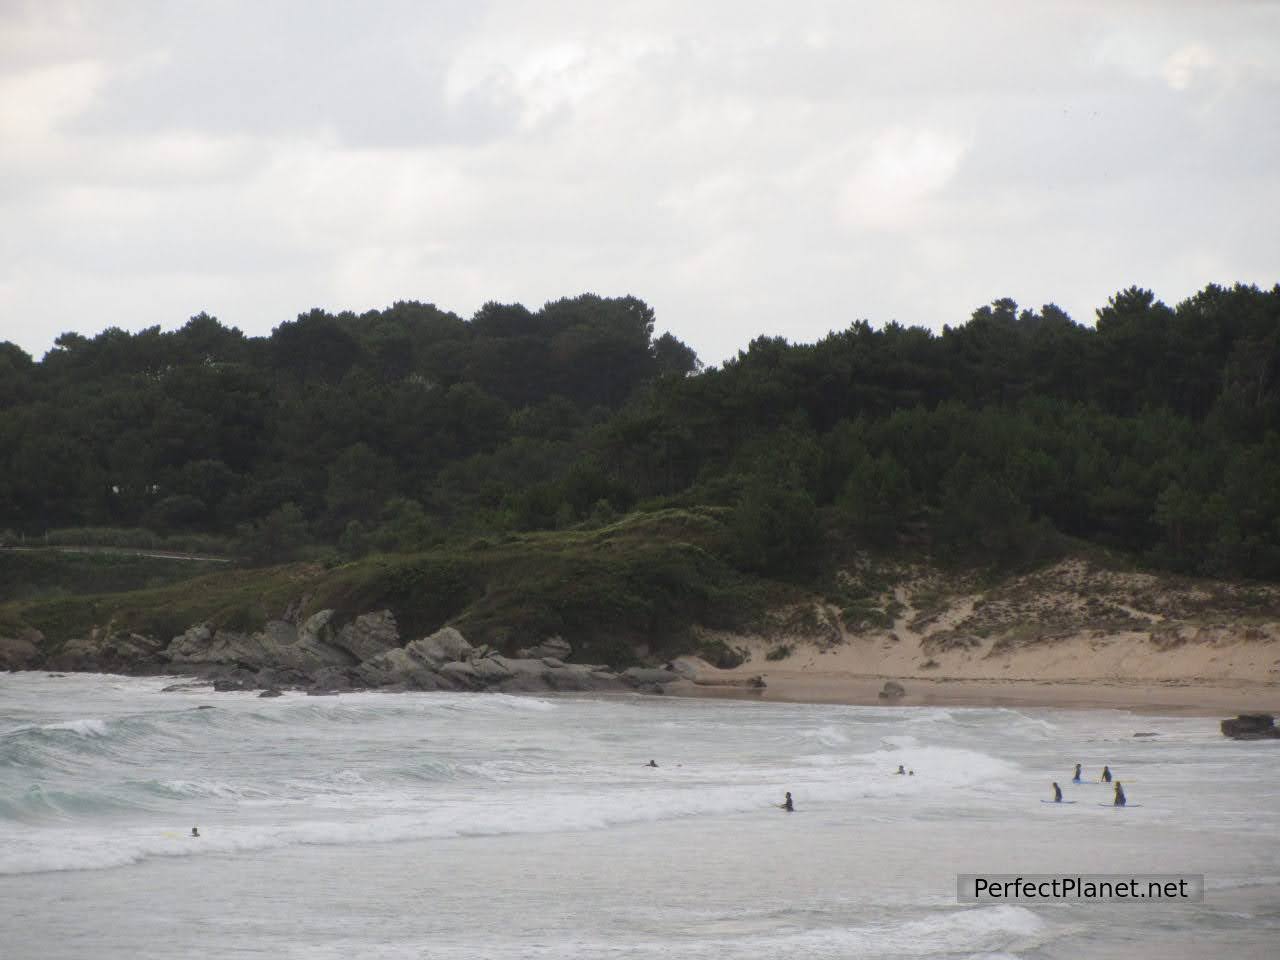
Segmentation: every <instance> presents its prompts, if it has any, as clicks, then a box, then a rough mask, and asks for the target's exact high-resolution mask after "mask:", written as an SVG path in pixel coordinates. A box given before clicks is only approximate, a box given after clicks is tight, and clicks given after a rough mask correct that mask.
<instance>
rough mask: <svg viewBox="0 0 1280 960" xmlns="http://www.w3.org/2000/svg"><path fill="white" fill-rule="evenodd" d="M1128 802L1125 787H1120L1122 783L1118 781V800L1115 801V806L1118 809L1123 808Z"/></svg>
mask: <svg viewBox="0 0 1280 960" xmlns="http://www.w3.org/2000/svg"><path fill="white" fill-rule="evenodd" d="M1127 802H1128V801H1126V800H1125V796H1124V787H1122V786H1120V781H1119V780H1117V781H1116V798H1115V800H1114V801H1113V805H1114V806H1117V807H1123V806H1124V805H1125V803H1127Z"/></svg>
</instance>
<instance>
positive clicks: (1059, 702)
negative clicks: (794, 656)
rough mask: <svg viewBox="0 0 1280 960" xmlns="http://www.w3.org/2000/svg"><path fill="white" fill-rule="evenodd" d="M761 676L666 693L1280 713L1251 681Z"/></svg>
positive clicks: (1279, 692)
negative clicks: (758, 683) (761, 684)
mask: <svg viewBox="0 0 1280 960" xmlns="http://www.w3.org/2000/svg"><path fill="white" fill-rule="evenodd" d="M720 672H722V671H716V673H720ZM758 672H761V673H763V674H764V677H765V683H766V684H767V686H766V687H765V689H763V690H751V689H749V688H746V687H742V686H720V685H701V684H695V683H691V682H688V681H681V682H680V683H676V684H671V685H670V686H668V687H667V692H668V693H669V694H673V695H676V696H691V697H713V698H719V699H744V700H745V699H751V700H766V701H778V702H783V703H844V704H853V705H862V706H901V707H921V706H955V707H1061V708H1067V709H1110V710H1129V711H1132V712H1135V713H1149V714H1153V715H1160V716H1179V715H1185V716H1215V717H1223V718H1225V717H1230V716H1234V715H1235V714H1237V713H1257V712H1262V713H1275V714H1280V689H1277V687H1276V686H1275V685H1274V684H1260V683H1249V682H1245V681H1236V682H1231V683H1224V682H1213V681H1196V680H1169V681H1163V682H1151V681H1122V680H1117V681H1112V682H1105V681H1100V680H1004V679H990V680H982V679H977V680H975V679H964V678H952V677H930V678H927V679H926V678H903V677H883V676H880V677H870V676H858V675H855V674H847V673H839V672H825V671H824V672H821V673H812V672H810V673H801V672H796V671H788V670H766V671H758ZM887 680H896V681H897V682H898V683H901V684H902V686H903V687H904V688H905V690H906V695H905V696H903V697H900V698H898V699H894V700H885V699H881V697H880V691H881V689H883V686H884V684H885V682H886V681H887ZM1135 732H1140V731H1135Z"/></svg>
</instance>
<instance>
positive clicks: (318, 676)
mask: <svg viewBox="0 0 1280 960" xmlns="http://www.w3.org/2000/svg"><path fill="white" fill-rule="evenodd" d="M358 686H360V675H359V674H358V673H356V672H355V670H353V669H352V668H350V667H321V668H320V669H319V670H317V671H316V672H315V673H313V674H312V675H311V689H312V690H334V691H341V690H354V689H355V688H356V687H358ZM308 692H309V691H308Z"/></svg>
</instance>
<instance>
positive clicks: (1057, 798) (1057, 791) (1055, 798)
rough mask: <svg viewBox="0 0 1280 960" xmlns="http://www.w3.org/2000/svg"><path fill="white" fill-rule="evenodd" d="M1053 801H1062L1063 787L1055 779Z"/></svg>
mask: <svg viewBox="0 0 1280 960" xmlns="http://www.w3.org/2000/svg"><path fill="white" fill-rule="evenodd" d="M1053 802H1054V803H1061V802H1062V788H1061V787H1060V786H1058V784H1057V781H1054V784H1053Z"/></svg>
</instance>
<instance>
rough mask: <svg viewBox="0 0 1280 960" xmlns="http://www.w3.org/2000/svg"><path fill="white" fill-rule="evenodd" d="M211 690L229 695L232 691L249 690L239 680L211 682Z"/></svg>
mask: <svg viewBox="0 0 1280 960" xmlns="http://www.w3.org/2000/svg"><path fill="white" fill-rule="evenodd" d="M213 689H214V690H216V691H217V692H218V693H230V692H231V691H234V690H247V689H249V688H248V687H247V686H246V685H245V684H244V682H243V681H241V680H215V681H213Z"/></svg>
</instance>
